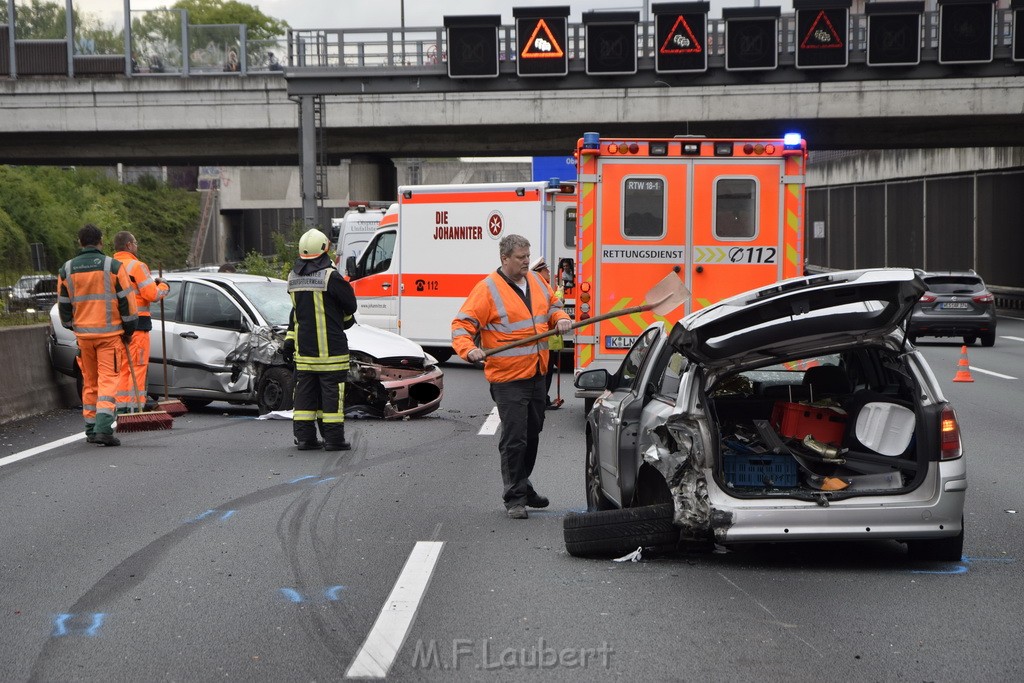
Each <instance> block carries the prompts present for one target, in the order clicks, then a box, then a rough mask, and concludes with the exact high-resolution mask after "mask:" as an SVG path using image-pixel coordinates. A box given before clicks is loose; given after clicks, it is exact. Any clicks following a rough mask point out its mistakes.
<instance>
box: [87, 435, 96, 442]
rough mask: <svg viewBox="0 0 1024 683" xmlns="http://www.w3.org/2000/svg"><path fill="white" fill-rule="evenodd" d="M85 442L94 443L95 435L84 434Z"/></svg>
mask: <svg viewBox="0 0 1024 683" xmlns="http://www.w3.org/2000/svg"><path fill="white" fill-rule="evenodd" d="M85 442H86V443H96V435H95V434H86V435H85Z"/></svg>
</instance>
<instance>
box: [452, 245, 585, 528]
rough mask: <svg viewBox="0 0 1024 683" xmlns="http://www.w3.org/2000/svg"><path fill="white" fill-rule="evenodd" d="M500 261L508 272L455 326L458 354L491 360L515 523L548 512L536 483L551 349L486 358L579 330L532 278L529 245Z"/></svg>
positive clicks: (466, 307)
mask: <svg viewBox="0 0 1024 683" xmlns="http://www.w3.org/2000/svg"><path fill="white" fill-rule="evenodd" d="M498 255H499V256H500V257H501V266H500V267H499V268H498V269H497V270H495V271H494V272H493V273H491V274H490V275H488V276H487V277H486V278H484V279H483V280H481V281H480V282H478V283H477V284H476V285H475V286H474V287H473V290H472V291H471V292H470V293H469V297H468V298H467V299H466V301H465V302H464V303H463V304H462V308H461V309H459V313H458V315H456V316H455V319H454V320H452V347H453V348H454V349H455V351H456V353H458V354H459V356H460V357H461V358H463V359H464V360H467V361H469V362H471V363H476V362H479V361H483V360H485V359H486V363H485V365H484V377H486V378H487V381H488V382H490V384H491V398H493V399H494V402H495V403H496V404H497V406H498V417H499V418H500V419H501V437H500V439H499V440H498V451H499V452H500V453H501V479H502V483H503V484H504V492H503V494H502V499H503V500H504V503H505V509H506V514H508V516H509V517H510V518H512V519H526V518H528V517H529V515H528V514H527V512H526V508H527V506H529V507H535V508H544V507H547V506H548V499H547V498H545V497H544V496H542V495H540V494H539V493H537V492H536V491H535V490H534V488H533V483H532V482H531V481H530V475H531V474H532V473H533V467H534V464H536V462H537V446H538V445H539V443H540V432H541V430H542V429H543V428H544V407H545V404H546V403H547V387H546V386H545V379H544V378H545V375H546V374H547V369H548V356H549V352H548V342H547V340H546V339H541V340H539V341H534V342H531V343H528V344H523V345H521V346H516V347H514V348H511V349H507V350H505V351H499V352H497V353H493V354H492V355H490V356H488V355H486V354H485V353H484V351H485V350H489V349H496V348H498V347H499V346H503V345H505V344H508V343H512V342H515V341H517V340H522V339H525V338H527V337H530V336H532V335H534V334H539V333H543V332H547V331H548V330H550V329H552V328H554V329H556V330H558V333H559V334H565V333H566V332H568V331H569V328H570V326H571V325H572V323H571V322H570V320H569V316H568V315H566V313H565V311H563V310H562V302H561V301H559V299H558V297H556V296H555V293H554V292H553V291H551V287H550V286H548V283H546V282H545V281H544V279H543V278H542V277H541V276H540V274H539V273H537V272H534V271H531V270H530V241H529V240H527V239H526V238H525V237H523V236H522V235H506V236H505V237H503V238H502V239H501V241H500V242H499V243H498ZM477 340H479V346H477V343H478V342H477Z"/></svg>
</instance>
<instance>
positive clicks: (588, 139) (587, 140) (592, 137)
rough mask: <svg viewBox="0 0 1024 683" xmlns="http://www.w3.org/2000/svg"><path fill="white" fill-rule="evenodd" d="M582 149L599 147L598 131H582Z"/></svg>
mask: <svg viewBox="0 0 1024 683" xmlns="http://www.w3.org/2000/svg"><path fill="white" fill-rule="evenodd" d="M583 149H601V134H600V133H584V134H583Z"/></svg>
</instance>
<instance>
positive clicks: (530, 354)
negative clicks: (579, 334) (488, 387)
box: [452, 271, 569, 384]
mask: <svg viewBox="0 0 1024 683" xmlns="http://www.w3.org/2000/svg"><path fill="white" fill-rule="evenodd" d="M526 278H527V279H526V281H527V283H529V292H528V294H529V296H528V298H524V297H523V296H522V295H521V293H520V292H518V291H516V286H515V285H514V284H512V283H511V282H509V281H508V280H507V279H506V278H505V277H504V276H503V275H501V274H500V273H499V272H498V271H495V272H493V273H491V274H490V275H488V276H487V277H486V278H484V279H483V280H481V281H480V282H478V283H477V284H476V285H475V286H474V287H473V291H471V292H470V293H469V297H468V298H467V299H466V301H465V302H464V303H463V304H462V308H461V309H459V314H458V315H457V316H455V319H454V320H452V347H453V348H454V349H455V352H456V353H458V354H459V356H461V357H462V358H463V359H465V358H466V356H467V355H469V352H470V351H472V350H473V348H474V347H475V346H477V343H476V342H475V341H474V340H475V339H478V338H479V340H480V341H479V346H480V348H481V349H483V350H484V351H487V350H488V349H493V348H497V347H499V346H502V345H504V344H508V343H510V342H514V341H516V340H519V339H525V338H526V337H529V336H531V335H534V334H539V333H542V332H547V331H548V330H550V329H552V328H554V326H555V323H557V322H558V321H559V320H563V319H564V320H568V319H569V316H568V315H566V313H565V311H563V310H562V302H561V301H559V299H558V297H557V296H555V293H554V292H552V291H551V287H549V286H548V283H546V282H544V278H542V277H541V276H540V275H539V274H537V273H535V272H533V271H530V272H529V273H527V276H526ZM527 300H529V302H530V305H529V308H527V305H526V301H527ZM547 370H548V340H547V339H541V340H539V341H535V342H533V343H531V344H526V345H524V346H517V347H515V348H512V349H508V350H507V351H501V352H500V353H496V354H494V355H493V356H488V357H487V362H486V363H485V364H484V377H486V378H487V381H488V382H491V383H493V384H499V383H501V382H512V381H514V380H517V379H529V378H530V377H533V376H534V375H537V374H544V373H546V372H547Z"/></svg>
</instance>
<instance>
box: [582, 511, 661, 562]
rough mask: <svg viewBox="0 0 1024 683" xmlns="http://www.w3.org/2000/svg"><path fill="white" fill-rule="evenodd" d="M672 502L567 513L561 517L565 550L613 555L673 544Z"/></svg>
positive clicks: (592, 554)
mask: <svg viewBox="0 0 1024 683" xmlns="http://www.w3.org/2000/svg"><path fill="white" fill-rule="evenodd" d="M673 512H674V510H673V505H672V504H671V503H666V504H662V505H644V506H641V507H635V508H623V509H621V510H601V511H597V512H585V513H583V514H576V513H570V514H568V515H566V516H565V518H564V519H563V520H562V535H563V538H564V539H565V549H566V550H567V551H568V552H569V554H570V555H572V556H574V557H604V556H616V555H622V554H624V553H628V552H630V551H632V550H636V549H637V548H639V547H644V548H651V547H658V548H664V547H672V548H674V547H675V546H676V544H677V543H678V542H679V529H677V528H676V527H675V525H673V524H672V515H673Z"/></svg>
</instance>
